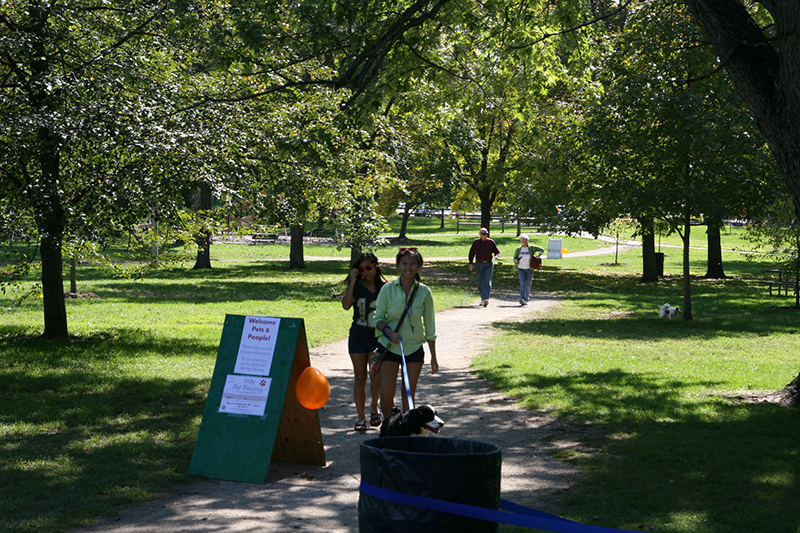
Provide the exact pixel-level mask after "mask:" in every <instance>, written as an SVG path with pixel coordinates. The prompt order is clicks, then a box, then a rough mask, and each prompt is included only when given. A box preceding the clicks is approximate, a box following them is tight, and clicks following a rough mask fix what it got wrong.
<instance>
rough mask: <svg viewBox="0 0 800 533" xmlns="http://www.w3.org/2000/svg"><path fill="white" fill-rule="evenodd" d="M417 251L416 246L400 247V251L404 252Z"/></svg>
mask: <svg viewBox="0 0 800 533" xmlns="http://www.w3.org/2000/svg"><path fill="white" fill-rule="evenodd" d="M416 251H417V249H416V248H400V253H403V252H416Z"/></svg>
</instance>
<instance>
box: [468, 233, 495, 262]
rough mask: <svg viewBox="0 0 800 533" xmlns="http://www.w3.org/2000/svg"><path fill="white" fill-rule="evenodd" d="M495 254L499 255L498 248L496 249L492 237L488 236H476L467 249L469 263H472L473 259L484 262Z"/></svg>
mask: <svg viewBox="0 0 800 533" xmlns="http://www.w3.org/2000/svg"><path fill="white" fill-rule="evenodd" d="M496 255H500V250H498V249H497V243H495V242H494V240H493V239H490V238H488V237H487V238H486V240H483V239H481V238H477V239H475V240H474V241H473V242H472V246H471V247H470V249H469V264H470V265H471V264H472V261H473V259H474V260H477V261H479V262H481V263H486V262H487V261H491V260H492V258H493V257H494V256H496Z"/></svg>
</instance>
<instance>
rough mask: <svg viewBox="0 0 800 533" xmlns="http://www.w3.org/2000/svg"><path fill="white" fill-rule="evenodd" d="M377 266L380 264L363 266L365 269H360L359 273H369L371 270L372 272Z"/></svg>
mask: <svg viewBox="0 0 800 533" xmlns="http://www.w3.org/2000/svg"><path fill="white" fill-rule="evenodd" d="M377 264H378V263H372V264H371V265H367V266H363V267H358V271H359V272H361V273H364V272H369V271H370V270H372V269H373V268H375V266H376V265H377Z"/></svg>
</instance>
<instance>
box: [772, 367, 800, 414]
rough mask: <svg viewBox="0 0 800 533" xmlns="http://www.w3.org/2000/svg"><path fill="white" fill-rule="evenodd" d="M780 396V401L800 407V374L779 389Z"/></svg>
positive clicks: (790, 405)
mask: <svg viewBox="0 0 800 533" xmlns="http://www.w3.org/2000/svg"><path fill="white" fill-rule="evenodd" d="M776 394H777V395H779V397H780V403H781V404H782V405H786V406H789V407H800V374H798V375H797V376H795V378H794V379H793V380H792V381H791V383H789V384H788V385H786V386H785V387H784V388H782V389H781V390H779V391H778V392H777V393H776Z"/></svg>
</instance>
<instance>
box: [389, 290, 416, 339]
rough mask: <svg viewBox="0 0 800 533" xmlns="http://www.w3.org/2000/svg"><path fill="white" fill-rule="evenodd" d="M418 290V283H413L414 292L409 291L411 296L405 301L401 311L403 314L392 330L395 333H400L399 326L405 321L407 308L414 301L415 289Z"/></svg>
mask: <svg viewBox="0 0 800 533" xmlns="http://www.w3.org/2000/svg"><path fill="white" fill-rule="evenodd" d="M418 288H419V283H415V284H414V290H413V291H411V296H409V297H408V300H406V306H405V308H404V309H403V314H402V315H400V320H398V321H397V326H395V328H394V330H395V331H397V332H399V331H400V326H402V325H403V320H405V318H406V315H407V314H408V306H410V305H411V302H413V301H414V296H415V295H416V294H417V289H418Z"/></svg>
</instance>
